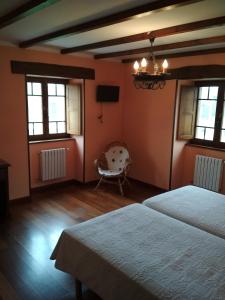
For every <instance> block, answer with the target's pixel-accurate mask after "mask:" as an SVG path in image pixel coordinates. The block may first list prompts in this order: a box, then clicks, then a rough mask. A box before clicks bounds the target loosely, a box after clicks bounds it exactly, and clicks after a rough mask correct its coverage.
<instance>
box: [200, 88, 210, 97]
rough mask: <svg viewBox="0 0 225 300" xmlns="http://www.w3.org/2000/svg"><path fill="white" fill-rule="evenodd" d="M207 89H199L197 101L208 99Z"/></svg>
mask: <svg viewBox="0 0 225 300" xmlns="http://www.w3.org/2000/svg"><path fill="white" fill-rule="evenodd" d="M208 94H209V87H208V86H202V87H200V88H199V97H198V98H199V99H208Z"/></svg>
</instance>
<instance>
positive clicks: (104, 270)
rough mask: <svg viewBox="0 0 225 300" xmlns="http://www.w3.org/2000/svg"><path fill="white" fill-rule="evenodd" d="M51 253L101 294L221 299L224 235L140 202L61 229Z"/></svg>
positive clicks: (224, 294)
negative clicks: (203, 228) (209, 231)
mask: <svg viewBox="0 0 225 300" xmlns="http://www.w3.org/2000/svg"><path fill="white" fill-rule="evenodd" d="M51 259H55V260H56V263H55V266H56V268H58V269H60V270H62V271H64V272H68V273H70V274H71V275H73V276H74V277H75V278H77V279H79V280H81V281H82V282H83V283H84V284H86V285H87V286H88V287H89V288H91V289H92V290H93V291H95V292H96V293H97V294H98V295H99V296H100V297H102V298H103V299H105V300H125V299H127V300H150V299H165V300H166V299H167V300H168V299H174V300H175V299H176V300H190V299H191V300H201V299H207V300H210V299H211V300H215V299H217V300H222V299H225V284H224V280H225V240H223V239H221V238H219V237H216V236H213V235H211V234H209V233H207V232H205V231H202V230H199V229H198V228H195V227H192V226H189V225H187V224H185V223H183V222H180V221H178V220H175V219H173V218H170V217H168V216H166V215H163V214H161V213H158V212H157V211H154V210H152V209H149V208H147V207H146V206H144V205H140V204H134V205H130V206H127V207H125V208H122V209H119V210H116V211H114V212H111V213H109V214H105V215H103V216H100V217H97V218H94V219H92V220H90V221H87V222H84V223H81V224H79V225H76V226H74V227H72V228H69V229H67V230H65V231H64V232H63V233H62V235H61V237H60V239H59V241H58V243H57V245H56V248H55V250H54V252H53V253H52V256H51Z"/></svg>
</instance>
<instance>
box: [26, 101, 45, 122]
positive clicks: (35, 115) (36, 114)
mask: <svg viewBox="0 0 225 300" xmlns="http://www.w3.org/2000/svg"><path fill="white" fill-rule="evenodd" d="M28 119H29V122H42V121H43V114H42V97H41V96H28Z"/></svg>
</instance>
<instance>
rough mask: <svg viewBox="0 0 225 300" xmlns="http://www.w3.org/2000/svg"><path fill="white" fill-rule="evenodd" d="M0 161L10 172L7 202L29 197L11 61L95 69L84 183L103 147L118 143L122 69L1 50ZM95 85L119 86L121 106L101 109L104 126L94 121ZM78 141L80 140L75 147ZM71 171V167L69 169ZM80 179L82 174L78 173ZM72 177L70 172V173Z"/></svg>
mask: <svg viewBox="0 0 225 300" xmlns="http://www.w3.org/2000/svg"><path fill="white" fill-rule="evenodd" d="M0 56H1V60H0V85H1V118H0V140H1V147H0V158H2V159H5V160H7V161H8V162H9V163H10V164H11V167H10V169H9V191H10V199H15V198H22V197H27V196H29V173H28V147H27V122H26V100H25V99H26V97H25V83H24V76H23V75H17V74H12V73H11V69H10V61H11V60H21V61H32V62H43V63H53V64H64V65H71V66H84V67H90V68H94V69H95V71H96V80H94V81H89V80H86V85H85V94H86V97H85V107H86V118H85V120H86V124H85V133H86V139H85V153H84V155H85V158H86V162H85V166H84V168H85V181H88V180H93V179H95V178H96V174H95V171H94V166H93V161H92V160H93V158H95V157H96V156H97V155H98V154H99V153H100V152H101V151H102V149H103V147H104V145H105V144H106V143H108V141H111V140H112V139H116V140H118V139H121V135H122V129H121V127H122V126H121V123H122V102H123V93H124V92H123V86H124V66H123V65H122V64H120V63H116V62H105V61H95V60H93V59H89V58H84V57H76V56H73V55H61V54H58V53H54V52H41V51H36V50H25V49H19V48H16V47H7V46H0ZM97 84H115V85H119V86H121V97H120V102H119V103H117V104H114V105H113V104H109V106H106V105H104V107H103V110H104V120H105V121H104V122H103V123H100V122H99V121H98V119H97V116H98V113H99V111H100V107H99V104H98V103H96V101H95V88H96V85H97ZM79 142H80V144H82V143H81V141H80V140H79V141H78V143H79ZM72 168H73V166H72ZM78 173H79V176H80V177H82V174H81V173H82V172H81V170H79V171H78ZM71 174H72V171H71Z"/></svg>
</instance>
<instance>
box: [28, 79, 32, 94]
mask: <svg viewBox="0 0 225 300" xmlns="http://www.w3.org/2000/svg"><path fill="white" fill-rule="evenodd" d="M27 94H28V95H32V86H31V82H27Z"/></svg>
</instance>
